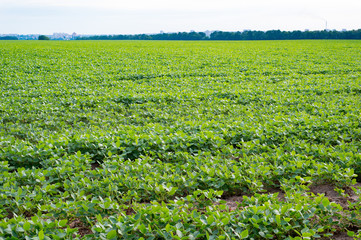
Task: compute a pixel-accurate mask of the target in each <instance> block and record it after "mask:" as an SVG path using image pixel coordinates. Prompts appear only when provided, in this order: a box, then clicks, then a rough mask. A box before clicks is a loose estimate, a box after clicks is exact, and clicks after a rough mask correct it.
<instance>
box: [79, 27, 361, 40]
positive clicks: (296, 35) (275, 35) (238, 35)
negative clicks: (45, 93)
mask: <svg viewBox="0 0 361 240" xmlns="http://www.w3.org/2000/svg"><path fill="white" fill-rule="evenodd" d="M292 39H361V29H359V30H351V31H335V30H334V31H329V30H323V31H280V30H270V31H251V30H247V31H243V32H222V31H215V32H213V33H211V35H210V37H208V36H206V34H205V33H204V32H178V33H160V34H135V35H94V36H88V37H79V38H77V40H292Z"/></svg>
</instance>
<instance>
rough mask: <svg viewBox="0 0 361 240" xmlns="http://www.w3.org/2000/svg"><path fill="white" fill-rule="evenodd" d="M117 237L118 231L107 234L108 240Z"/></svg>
mask: <svg viewBox="0 0 361 240" xmlns="http://www.w3.org/2000/svg"><path fill="white" fill-rule="evenodd" d="M116 236H117V231H116V230H111V231H110V232H108V234H107V239H113V238H115V237H116Z"/></svg>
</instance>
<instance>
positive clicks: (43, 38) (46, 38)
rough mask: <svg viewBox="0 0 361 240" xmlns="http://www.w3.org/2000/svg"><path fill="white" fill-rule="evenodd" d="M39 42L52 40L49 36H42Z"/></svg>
mask: <svg viewBox="0 0 361 240" xmlns="http://www.w3.org/2000/svg"><path fill="white" fill-rule="evenodd" d="M38 40H50V38H49V37H48V36H45V35H40V36H39V37H38Z"/></svg>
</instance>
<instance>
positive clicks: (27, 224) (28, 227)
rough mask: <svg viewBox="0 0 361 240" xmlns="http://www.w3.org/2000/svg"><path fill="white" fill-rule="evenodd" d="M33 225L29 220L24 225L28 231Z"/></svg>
mask: <svg viewBox="0 0 361 240" xmlns="http://www.w3.org/2000/svg"><path fill="white" fill-rule="evenodd" d="M30 227H31V224H30V223H29V222H25V223H24V225H23V228H24V230H25V231H28V230H29V229H30Z"/></svg>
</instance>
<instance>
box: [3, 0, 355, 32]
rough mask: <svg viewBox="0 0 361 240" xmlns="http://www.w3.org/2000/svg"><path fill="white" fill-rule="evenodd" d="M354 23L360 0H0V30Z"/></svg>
mask: <svg viewBox="0 0 361 240" xmlns="http://www.w3.org/2000/svg"><path fill="white" fill-rule="evenodd" d="M326 21H327V24H328V28H329V29H337V30H341V29H344V28H345V29H348V30H350V29H360V28H361V0H342V1H341V0H339V1H335V0H218V1H216V0H128V1H123V0H0V34H1V33H20V34H29V33H41V34H52V33H53V32H67V33H72V32H77V33H80V34H135V33H158V32H160V31H161V30H162V31H164V32H179V31H187V32H188V31H190V30H195V31H205V30H223V31H242V30H244V29H252V30H270V29H280V30H305V29H310V30H322V29H324V28H325V26H326Z"/></svg>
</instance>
